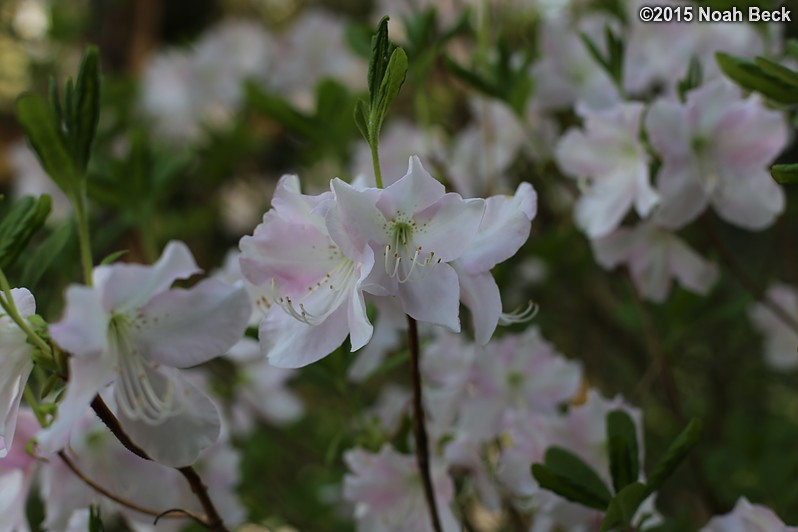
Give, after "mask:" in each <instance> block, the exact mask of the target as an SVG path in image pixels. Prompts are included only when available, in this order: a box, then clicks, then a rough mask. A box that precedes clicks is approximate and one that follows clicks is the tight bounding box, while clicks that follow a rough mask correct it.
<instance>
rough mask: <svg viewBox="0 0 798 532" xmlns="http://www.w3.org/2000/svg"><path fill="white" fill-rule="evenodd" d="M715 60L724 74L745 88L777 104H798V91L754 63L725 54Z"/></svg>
mask: <svg viewBox="0 0 798 532" xmlns="http://www.w3.org/2000/svg"><path fill="white" fill-rule="evenodd" d="M715 58H716V59H717V61H718V66H719V67H720V69H721V70H722V71H723V73H724V74H726V76H728V77H729V78H731V79H732V80H734V81H735V82H737V83H738V84H739V85H740V86H742V87H743V88H745V89H748V90H753V91H757V92H760V93H762V94H763V95H765V96H767V97H768V98H770V99H772V100H775V101H777V102H781V103H798V89H796V88H794V87H791V86H790V85H788V84H787V83H785V82H784V81H782V80H781V79H779V78H777V77H774V76H772V75H770V74H767V73H766V72H764V71H763V70H762V69H761V68H759V66H758V65H757V64H756V63H754V62H753V61H751V60H749V59H743V58H741V57H736V56H733V55H729V54H726V53H723V52H718V53H716V54H715Z"/></svg>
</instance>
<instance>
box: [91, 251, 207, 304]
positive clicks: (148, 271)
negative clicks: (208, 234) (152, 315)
mask: <svg viewBox="0 0 798 532" xmlns="http://www.w3.org/2000/svg"><path fill="white" fill-rule="evenodd" d="M200 271H201V270H200V269H199V267H198V266H197V263H196V262H194V257H193V256H192V255H191V251H190V250H189V249H188V246H186V245H185V244H184V243H183V242H178V241H172V242H169V243H168V244H167V245H166V248H165V249H164V251H163V253H162V254H161V258H160V259H158V262H156V263H155V264H153V265H143V264H114V265H111V266H99V267H97V268H95V269H94V284H95V286H97V288H98V289H99V291H100V293H101V294H102V303H103V308H105V309H106V310H107V311H114V312H124V311H126V310H130V309H136V308H139V307H141V306H142V305H144V304H145V303H147V301H149V300H150V299H152V298H153V296H156V295H157V294H159V293H161V292H163V291H165V290H167V289H168V288H169V287H170V286H172V283H174V282H175V280H177V279H187V278H189V277H191V276H192V275H194V274H195V273H199V272H200Z"/></svg>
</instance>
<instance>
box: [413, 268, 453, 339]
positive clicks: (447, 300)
mask: <svg viewBox="0 0 798 532" xmlns="http://www.w3.org/2000/svg"><path fill="white" fill-rule="evenodd" d="M399 298H400V300H401V301H402V306H403V307H404V310H405V312H406V313H407V314H409V315H410V317H411V318H414V319H416V320H418V321H423V322H425V323H431V324H433V325H440V326H442V327H446V328H447V329H449V330H450V331H452V332H460V318H459V313H460V285H459V283H458V281H457V273H455V271H454V268H452V267H451V266H450V265H448V264H445V263H444V264H438V265H437V266H436V267H435V269H433V270H431V271H429V272H426V271H425V272H423V273H422V274H421V275H419V276H417V277H414V278H413V279H412V280H411V281H410V282H407V283H404V284H400V285H399Z"/></svg>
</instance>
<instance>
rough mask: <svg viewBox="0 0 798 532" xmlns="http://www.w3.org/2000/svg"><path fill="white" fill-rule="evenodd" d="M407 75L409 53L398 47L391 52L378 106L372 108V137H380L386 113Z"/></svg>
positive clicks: (370, 126)
mask: <svg viewBox="0 0 798 532" xmlns="http://www.w3.org/2000/svg"><path fill="white" fill-rule="evenodd" d="M406 76H407V54H406V53H405V51H404V50H402V49H401V48H397V49H396V50H394V51H393V54H391V59H390V61H389V63H388V68H387V71H386V72H385V77H383V78H382V85H380V89H379V96H378V98H377V106H376V108H375V107H372V108H371V117H370V120H369V133H370V134H371V138H372V139H374V140H376V139H378V138H379V136H380V130H381V129H382V122H383V121H384V120H385V115H386V114H388V109H389V108H390V107H391V104H392V103H393V101H394V100H395V99H396V96H397V95H398V94H399V89H401V88H402V85H403V84H404V82H405V77H406Z"/></svg>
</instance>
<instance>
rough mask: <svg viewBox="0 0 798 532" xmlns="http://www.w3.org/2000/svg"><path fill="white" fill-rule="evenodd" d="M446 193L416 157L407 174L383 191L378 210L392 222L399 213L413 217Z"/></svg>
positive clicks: (413, 158)
mask: <svg viewBox="0 0 798 532" xmlns="http://www.w3.org/2000/svg"><path fill="white" fill-rule="evenodd" d="M445 193H446V189H445V188H444V186H443V185H442V184H441V183H440V182H439V181H438V180H437V179H435V178H434V177H432V176H431V175H429V172H427V171H426V170H425V169H424V167H423V166H421V161H420V160H419V158H418V157H416V156H415V155H414V156H412V157H410V162H409V163H408V166H407V174H406V175H405V176H404V177H402V178H401V179H399V180H398V181H396V182H395V183H393V184H392V185H390V186H388V187H387V188H385V189H384V190H383V191H382V193H381V194H380V198H379V200H378V201H377V208H378V209H379V210H380V212H382V214H383V216H385V218H387V219H389V220H391V219H393V218H394V217H395V216H396V214H397V213H403V214H407V215H412V214H414V213H417V212H419V211H421V210H423V209H426V208H427V207H429V206H430V205H432V204H433V203H435V202H436V201H438V200H439V199H441V198H442V197H443V195H444V194H445Z"/></svg>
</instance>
